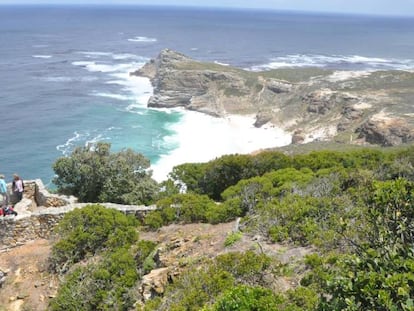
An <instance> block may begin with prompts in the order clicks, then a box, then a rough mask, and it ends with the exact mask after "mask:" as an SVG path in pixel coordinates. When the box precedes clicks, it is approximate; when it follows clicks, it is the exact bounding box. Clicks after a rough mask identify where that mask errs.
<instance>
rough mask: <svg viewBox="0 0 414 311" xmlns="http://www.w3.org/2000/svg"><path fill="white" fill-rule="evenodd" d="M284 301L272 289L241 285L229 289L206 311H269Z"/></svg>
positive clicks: (277, 308)
mask: <svg viewBox="0 0 414 311" xmlns="http://www.w3.org/2000/svg"><path fill="white" fill-rule="evenodd" d="M283 302H284V299H283V298H282V296H278V295H276V294H274V293H273V292H272V291H271V290H270V289H266V288H262V287H252V286H246V285H239V286H236V287H233V288H231V289H229V290H228V291H227V292H225V293H224V294H223V295H222V296H220V297H219V299H218V300H217V302H216V303H215V304H214V305H213V306H212V307H210V308H206V309H203V310H206V311H208V310H209V311H252V310H255V311H268V310H279V306H280V305H281V304H282V303H283Z"/></svg>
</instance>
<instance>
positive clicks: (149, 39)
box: [128, 36, 157, 42]
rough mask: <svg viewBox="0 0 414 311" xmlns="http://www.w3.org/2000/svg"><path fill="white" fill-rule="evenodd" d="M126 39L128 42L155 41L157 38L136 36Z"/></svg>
mask: <svg viewBox="0 0 414 311" xmlns="http://www.w3.org/2000/svg"><path fill="white" fill-rule="evenodd" d="M128 41H130V42H157V39H156V38H148V37H142V36H136V37H134V38H130V39H128Z"/></svg>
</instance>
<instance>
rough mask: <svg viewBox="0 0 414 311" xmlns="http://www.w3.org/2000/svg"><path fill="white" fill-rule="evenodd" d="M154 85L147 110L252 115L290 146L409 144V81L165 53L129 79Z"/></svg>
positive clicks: (402, 75)
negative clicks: (281, 132) (248, 66)
mask: <svg viewBox="0 0 414 311" xmlns="http://www.w3.org/2000/svg"><path fill="white" fill-rule="evenodd" d="M131 74H133V75H139V76H145V77H148V78H150V79H151V82H152V84H153V87H154V95H153V96H152V97H151V98H150V99H149V102H148V106H149V107H167V108H172V107H184V108H186V109H189V110H195V111H199V112H203V113H207V114H210V115H213V116H217V117H223V116H225V115H226V114H249V115H255V116H256V121H255V126H257V127H260V126H262V125H264V124H266V123H268V122H270V123H272V124H274V125H275V126H278V127H281V128H283V129H286V130H287V131H289V132H291V133H292V134H293V139H292V141H293V143H306V142H310V141H315V140H335V141H340V142H346V143H354V144H364V143H369V144H378V145H382V146H393V145H399V144H402V143H409V142H411V141H413V139H414V135H413V133H414V118H413V117H414V116H413V114H412V102H413V99H414V89H413V88H412V86H413V84H414V73H413V72H408V71H375V72H365V71H358V72H352V71H332V70H322V69H318V68H306V69H303V68H299V69H298V68H292V69H278V70H271V71H264V72H252V71H246V70H242V69H239V68H234V67H230V66H224V65H220V64H215V63H204V62H199V61H197V60H194V59H191V58H189V57H187V56H185V55H183V54H181V53H178V52H175V51H172V50H168V49H166V50H163V51H161V53H160V54H159V55H158V56H157V57H156V58H155V59H153V60H151V61H150V62H149V63H147V64H146V65H145V66H144V67H143V68H141V69H139V70H137V71H135V72H133V73H131Z"/></svg>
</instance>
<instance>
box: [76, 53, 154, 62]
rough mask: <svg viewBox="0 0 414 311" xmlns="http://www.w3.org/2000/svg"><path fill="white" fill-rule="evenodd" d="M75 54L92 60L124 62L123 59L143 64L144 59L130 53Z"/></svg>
mask: <svg viewBox="0 0 414 311" xmlns="http://www.w3.org/2000/svg"><path fill="white" fill-rule="evenodd" d="M76 54H81V55H85V57H86V58H93V59H99V58H105V57H106V58H111V59H114V60H125V59H133V60H140V61H143V62H145V61H146V59H144V58H143V57H141V56H138V55H134V54H130V53H120V54H116V53H111V52H90V51H81V52H76Z"/></svg>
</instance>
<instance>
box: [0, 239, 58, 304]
mask: <svg viewBox="0 0 414 311" xmlns="http://www.w3.org/2000/svg"><path fill="white" fill-rule="evenodd" d="M49 252H50V242H49V241H47V240H43V239H39V240H35V241H31V242H29V243H27V244H25V245H22V246H18V247H15V248H11V249H9V250H7V251H5V252H2V253H0V269H1V270H2V271H3V272H6V273H7V275H6V280H5V282H4V284H3V286H2V287H1V288H0V310H1V311H3V310H4V311H6V310H7V311H19V310H30V311H42V310H46V309H47V305H48V301H49V299H50V297H52V296H53V295H54V294H55V293H56V289H57V280H56V278H55V277H54V276H51V275H50V274H49V273H48V272H47V258H48V256H49Z"/></svg>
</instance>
